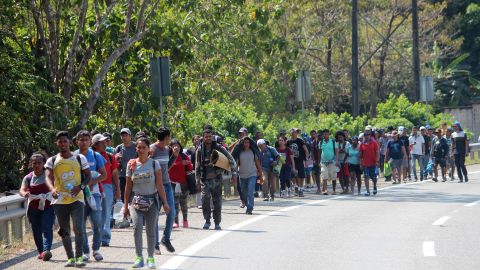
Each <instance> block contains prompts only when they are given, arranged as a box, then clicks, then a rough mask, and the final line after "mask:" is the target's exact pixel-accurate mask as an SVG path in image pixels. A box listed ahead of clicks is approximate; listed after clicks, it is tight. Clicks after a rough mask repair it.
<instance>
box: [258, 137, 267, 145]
mask: <svg viewBox="0 0 480 270" xmlns="http://www.w3.org/2000/svg"><path fill="white" fill-rule="evenodd" d="M262 144H267V143H266V142H265V140H264V139H259V140H258V141H257V145H258V146H260V145H262Z"/></svg>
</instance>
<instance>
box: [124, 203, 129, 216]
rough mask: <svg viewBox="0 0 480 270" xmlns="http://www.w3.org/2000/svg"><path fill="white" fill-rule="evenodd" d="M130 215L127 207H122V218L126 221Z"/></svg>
mask: <svg viewBox="0 0 480 270" xmlns="http://www.w3.org/2000/svg"><path fill="white" fill-rule="evenodd" d="M129 215H130V209H128V205H126V204H125V205H124V206H123V217H124V218H125V219H126V218H127V217H128V216H129Z"/></svg>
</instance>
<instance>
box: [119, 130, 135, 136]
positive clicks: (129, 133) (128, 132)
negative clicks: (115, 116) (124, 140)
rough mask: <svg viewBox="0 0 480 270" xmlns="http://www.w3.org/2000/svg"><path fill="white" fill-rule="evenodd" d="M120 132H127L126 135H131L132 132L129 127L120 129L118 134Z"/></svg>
mask: <svg viewBox="0 0 480 270" xmlns="http://www.w3.org/2000/svg"><path fill="white" fill-rule="evenodd" d="M122 133H127V134H128V135H130V136H132V132H131V131H130V129H129V128H122V130H120V134H122Z"/></svg>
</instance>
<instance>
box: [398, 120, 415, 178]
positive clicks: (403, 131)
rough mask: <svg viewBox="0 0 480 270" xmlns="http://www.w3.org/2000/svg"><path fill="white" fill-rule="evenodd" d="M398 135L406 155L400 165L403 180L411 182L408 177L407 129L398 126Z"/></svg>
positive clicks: (408, 148)
mask: <svg viewBox="0 0 480 270" xmlns="http://www.w3.org/2000/svg"><path fill="white" fill-rule="evenodd" d="M398 133H399V137H398V139H399V140H400V141H401V142H402V144H403V147H404V148H405V154H406V158H405V159H403V163H402V168H403V169H402V170H403V172H402V173H403V179H407V178H408V181H411V180H412V178H411V175H410V142H409V139H408V135H407V129H406V128H405V127H402V126H399V127H398Z"/></svg>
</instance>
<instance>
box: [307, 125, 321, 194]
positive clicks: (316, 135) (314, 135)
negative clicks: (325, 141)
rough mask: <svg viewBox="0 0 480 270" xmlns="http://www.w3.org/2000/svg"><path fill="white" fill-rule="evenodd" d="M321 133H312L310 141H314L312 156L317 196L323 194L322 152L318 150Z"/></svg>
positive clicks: (313, 131)
mask: <svg viewBox="0 0 480 270" xmlns="http://www.w3.org/2000/svg"><path fill="white" fill-rule="evenodd" d="M319 136H320V132H318V133H317V131H315V130H312V131H310V140H311V141H312V153H311V154H310V155H311V156H312V160H313V169H312V175H313V180H314V182H315V185H316V186H317V191H316V194H322V188H321V183H320V151H319V149H318V143H319V141H320V140H319Z"/></svg>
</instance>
